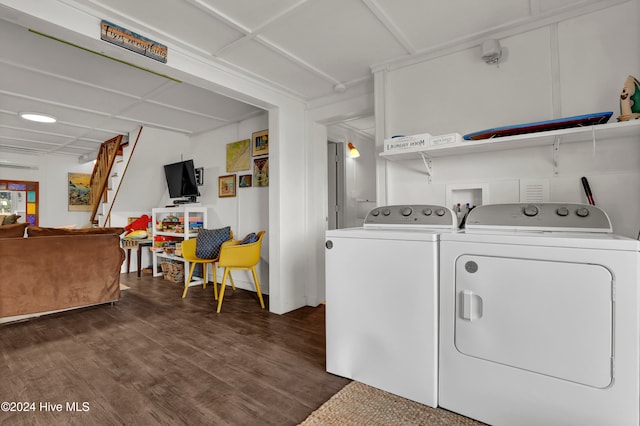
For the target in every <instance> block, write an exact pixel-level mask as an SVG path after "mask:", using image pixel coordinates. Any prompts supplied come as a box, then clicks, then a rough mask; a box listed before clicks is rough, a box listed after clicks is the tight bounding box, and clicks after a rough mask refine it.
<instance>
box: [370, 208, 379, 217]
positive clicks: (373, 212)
mask: <svg viewBox="0 0 640 426" xmlns="http://www.w3.org/2000/svg"><path fill="white" fill-rule="evenodd" d="M379 214H380V210H378V209H375V210H373V211H372V212H371V216H378V215H379Z"/></svg>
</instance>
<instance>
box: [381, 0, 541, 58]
mask: <svg viewBox="0 0 640 426" xmlns="http://www.w3.org/2000/svg"><path fill="white" fill-rule="evenodd" d="M376 2H377V3H378V4H379V5H380V7H381V9H382V10H383V11H384V13H385V14H386V15H387V16H388V17H389V18H390V19H391V20H392V21H394V22H395V23H396V25H397V27H398V28H399V29H400V31H401V32H402V33H403V34H404V35H405V36H406V37H407V38H408V40H409V42H410V43H411V44H412V45H413V47H415V48H416V49H417V50H418V51H421V50H426V49H429V48H431V47H434V46H438V45H441V44H444V43H448V42H451V41H453V40H455V39H459V38H463V37H467V36H471V35H473V34H476V33H479V32H483V31H486V30H488V29H491V28H494V27H497V26H500V25H503V24H506V23H509V22H511V21H513V20H517V19H522V18H526V17H528V16H529V0H510V1H504V0H483V1H481V2H479V1H474V0H448V1H446V2H445V1H438V2H426V1H424V0H403V3H402V7H398V2H397V1H394V0H376ZM480 41H481V40H479V43H480Z"/></svg>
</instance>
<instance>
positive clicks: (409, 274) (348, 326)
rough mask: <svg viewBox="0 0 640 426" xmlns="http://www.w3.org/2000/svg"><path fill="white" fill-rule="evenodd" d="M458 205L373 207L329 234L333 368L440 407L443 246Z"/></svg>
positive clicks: (328, 321)
mask: <svg viewBox="0 0 640 426" xmlns="http://www.w3.org/2000/svg"><path fill="white" fill-rule="evenodd" d="M456 225H457V218H456V216H455V214H454V213H453V211H452V210H451V209H448V208H445V207H441V206H433V205H404V206H385V207H377V208H374V209H373V210H371V211H370V212H369V213H368V215H367V217H366V218H365V221H364V225H363V227H362V228H350V229H337V230H330V231H327V232H326V241H325V244H326V248H327V249H326V251H325V252H326V339H327V343H326V344H327V365H326V368H327V371H328V372H330V373H333V374H336V375H339V376H343V377H347V378H349V379H353V380H357V381H360V382H362V383H365V384H368V385H370V386H373V387H376V388H379V389H382V390H385V391H387V392H391V393H393V394H396V395H399V396H402V397H404V398H408V399H411V400H413V401H417V402H420V403H422V404H426V405H430V406H432V407H436V406H437V404H438V243H439V238H440V234H442V233H446V232H454V231H455V229H456Z"/></svg>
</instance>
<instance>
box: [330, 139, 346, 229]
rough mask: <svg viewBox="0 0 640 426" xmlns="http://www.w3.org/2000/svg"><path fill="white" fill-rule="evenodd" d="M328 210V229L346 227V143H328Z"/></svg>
mask: <svg viewBox="0 0 640 426" xmlns="http://www.w3.org/2000/svg"><path fill="white" fill-rule="evenodd" d="M327 167H328V173H327V176H328V191H327V193H328V196H329V200H328V201H329V203H328V209H329V210H328V212H327V219H328V220H327V222H328V223H327V229H340V228H344V187H345V183H344V143H343V142H331V141H329V143H328V144H327Z"/></svg>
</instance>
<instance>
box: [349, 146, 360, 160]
mask: <svg viewBox="0 0 640 426" xmlns="http://www.w3.org/2000/svg"><path fill="white" fill-rule="evenodd" d="M347 147H348V148H349V157H351V158H358V157H360V151H358V148H356V147H355V146H353V144H352V143H351V142H349V144H348V145H347Z"/></svg>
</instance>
